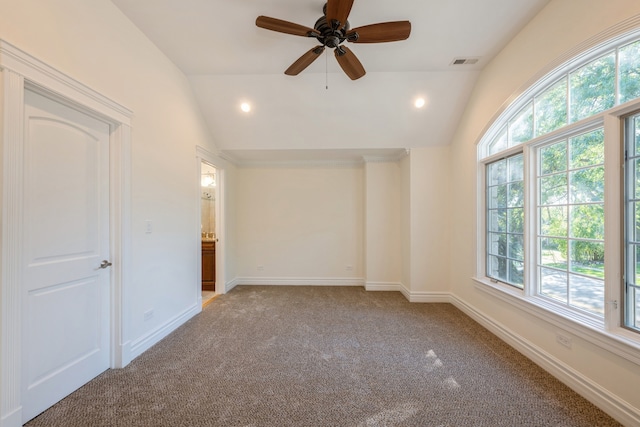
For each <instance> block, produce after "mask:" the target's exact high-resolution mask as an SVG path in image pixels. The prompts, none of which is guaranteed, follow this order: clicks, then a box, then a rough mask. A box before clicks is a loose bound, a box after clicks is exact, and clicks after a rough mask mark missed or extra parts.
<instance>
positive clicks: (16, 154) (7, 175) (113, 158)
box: [0, 39, 133, 427]
mask: <svg viewBox="0 0 640 427" xmlns="http://www.w3.org/2000/svg"><path fill="white" fill-rule="evenodd" d="M26 88H28V89H29V90H33V91H36V92H39V93H41V94H43V95H45V96H47V97H50V98H53V99H55V100H56V101H58V102H62V103H64V104H66V105H69V106H71V107H73V108H76V109H79V110H81V111H83V112H85V113H87V114H89V115H92V116H94V117H97V118H99V119H100V120H103V121H105V122H107V123H108V124H109V127H110V135H109V211H110V212H109V217H110V219H109V228H110V229H109V245H110V251H111V253H110V259H111V262H112V263H113V267H112V271H111V275H110V304H109V305H110V339H109V343H110V367H111V368H120V367H124V366H126V365H127V364H128V363H129V362H130V361H131V360H132V358H131V351H130V346H131V345H130V334H129V330H130V315H129V314H128V313H129V311H130V310H129V308H128V307H129V304H130V298H129V294H128V293H129V292H128V288H129V286H126V284H127V283H129V276H130V267H129V266H130V261H131V190H130V188H131V117H132V115H133V113H132V111H130V110H129V109H127V108H126V107H123V106H122V105H120V104H118V103H116V102H114V101H112V100H110V99H109V98H107V97H105V96H103V95H102V94H100V93H98V92H96V91H94V90H92V89H91V88H89V87H87V86H85V85H84V84H82V83H80V82H78V81H77V80H75V79H73V78H71V77H69V76H67V75H66V74H64V73H62V72H60V71H58V70H56V69H54V68H53V67H51V66H49V65H47V64H45V63H44V62H42V61H40V60H38V59H37V58H35V57H33V56H31V55H29V54H28V53H26V52H24V51H22V50H20V49H19V48H17V47H15V46H13V45H12V44H10V43H8V42H6V41H4V40H2V39H0V161H2V171H3V172H2V176H1V177H0V198H1V200H2V211H1V213H0V215H1V216H0V224H1V225H2V229H1V231H0V235H1V246H0V270H1V271H2V276H1V277H0V379H1V382H0V426H1V427H5V426H21V425H22V375H21V372H22V369H21V359H22V354H21V353H22V345H21V338H22V337H21V335H22V334H21V330H22V304H21V283H22V259H21V255H20V254H21V253H22V247H23V244H22V230H23V220H22V218H23V213H24V207H23V198H22V195H23V190H24V174H23V171H24V163H23V160H24V153H23V145H24V144H23V142H24V92H25V89H26Z"/></svg>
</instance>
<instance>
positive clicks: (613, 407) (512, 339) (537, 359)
mask: <svg viewBox="0 0 640 427" xmlns="http://www.w3.org/2000/svg"><path fill="white" fill-rule="evenodd" d="M450 300H451V303H452V304H453V305H454V306H455V307H457V308H458V309H460V310H461V311H463V312H464V313H465V314H467V315H468V316H469V317H471V318H472V319H473V320H475V321H476V322H478V323H480V324H481V325H482V326H483V327H485V328H486V329H488V330H489V331H491V332H492V333H493V334H495V335H496V336H498V337H499V338H500V339H501V340H503V341H504V342H506V343H507V344H509V345H510V346H512V347H513V348H515V349H516V350H518V351H519V352H520V353H522V354H523V355H525V356H526V357H528V358H529V359H531V360H532V361H533V362H534V363H536V364H537V365H538V366H540V367H542V368H543V369H544V370H545V371H547V372H549V373H550V374H551V375H553V376H554V377H556V378H557V379H558V380H560V381H561V382H562V383H564V384H565V385H567V386H568V387H570V388H571V389H572V390H574V391H575V392H576V393H578V394H580V395H581V396H582V397H584V398H585V399H587V400H588V401H590V402H591V403H593V404H594V405H596V406H597V407H598V408H600V409H602V410H603V411H604V412H606V413H607V414H609V415H610V416H611V417H613V418H615V419H616V420H617V421H618V422H620V423H621V424H623V425H625V426H638V425H640V410H639V409H638V408H636V407H634V406H632V405H631V404H629V403H628V402H626V401H624V400H622V399H620V398H619V397H617V396H616V395H614V394H612V393H611V392H610V391H608V390H606V389H605V388H603V387H601V386H600V385H599V384H597V383H595V382H593V381H592V380H590V379H589V378H587V377H585V376H584V375H582V374H581V373H579V372H578V371H576V370H575V369H573V368H572V367H571V366H569V365H567V364H565V363H563V362H561V361H560V360H558V359H556V358H555V357H553V356H552V355H551V354H549V353H547V352H546V351H544V350H543V349H542V348H540V347H538V346H536V345H534V344H533V343H531V342H529V341H528V340H525V339H524V338H522V337H521V336H520V335H518V334H515V333H514V332H513V331H511V330H510V329H509V328H507V327H505V326H504V325H502V324H500V323H498V322H496V321H495V320H494V319H492V318H490V317H488V316H487V315H485V314H484V313H481V312H479V311H478V310H476V309H475V308H474V307H472V306H470V305H468V304H467V303H466V302H464V301H463V300H461V299H459V298H458V297H457V296H455V295H450Z"/></svg>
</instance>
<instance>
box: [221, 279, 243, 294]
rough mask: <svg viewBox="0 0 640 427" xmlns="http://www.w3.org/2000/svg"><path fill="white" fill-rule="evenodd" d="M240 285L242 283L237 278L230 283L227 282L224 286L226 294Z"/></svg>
mask: <svg viewBox="0 0 640 427" xmlns="http://www.w3.org/2000/svg"><path fill="white" fill-rule="evenodd" d="M239 284H240V282H238V278H237V277H236V278H235V279H233V280H231V281H230V282H227V283H225V284H224V290H225V292H229V291H230V290H231V289H233V288H235V287H236V286H238V285H239Z"/></svg>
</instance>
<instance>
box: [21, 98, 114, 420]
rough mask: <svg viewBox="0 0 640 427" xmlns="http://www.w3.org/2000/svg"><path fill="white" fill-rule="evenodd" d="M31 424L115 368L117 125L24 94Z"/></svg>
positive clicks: (25, 364) (26, 369) (26, 375)
mask: <svg viewBox="0 0 640 427" xmlns="http://www.w3.org/2000/svg"><path fill="white" fill-rule="evenodd" d="M24 130H25V135H24V141H25V144H24V159H25V164H24V171H25V181H24V212H25V215H24V223H23V230H24V232H23V251H22V264H23V266H24V270H23V278H24V281H23V285H22V304H23V307H22V308H23V317H22V354H23V357H22V390H23V391H22V403H23V406H22V408H23V422H26V421H28V420H30V419H31V418H33V417H35V416H36V415H38V414H39V413H40V412H42V411H44V410H45V409H47V408H48V407H50V406H51V405H53V404H54V403H56V402H58V401H59V400H61V399H62V398H63V397H65V396H66V395H68V394H69V393H71V392H73V391H74V390H76V389H78V388H79V387H80V386H82V385H83V384H85V383H87V382H88V381H89V380H91V379H92V378H94V377H95V376H97V375H98V374H100V373H101V372H103V371H104V370H106V369H107V368H108V367H109V362H110V349H109V343H110V338H109V308H110V307H109V302H110V301H109V295H110V288H109V284H110V277H109V274H110V268H108V266H105V268H100V265H101V262H102V261H103V260H108V259H109V125H108V124H107V123H105V122H102V121H100V120H97V119H96V118H93V117H91V116H89V115H88V114H85V113H83V112H80V111H79V110H76V109H74V108H71V107H69V106H66V105H63V104H61V103H60V102H57V101H54V100H52V99H49V98H47V97H45V96H42V95H40V94H37V93H35V92H31V91H25V129H24Z"/></svg>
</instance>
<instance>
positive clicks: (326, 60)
mask: <svg viewBox="0 0 640 427" xmlns="http://www.w3.org/2000/svg"><path fill="white" fill-rule="evenodd" d="M324 83H325V89H326V90H329V54H328V53H327V51H326V50H325V51H324Z"/></svg>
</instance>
